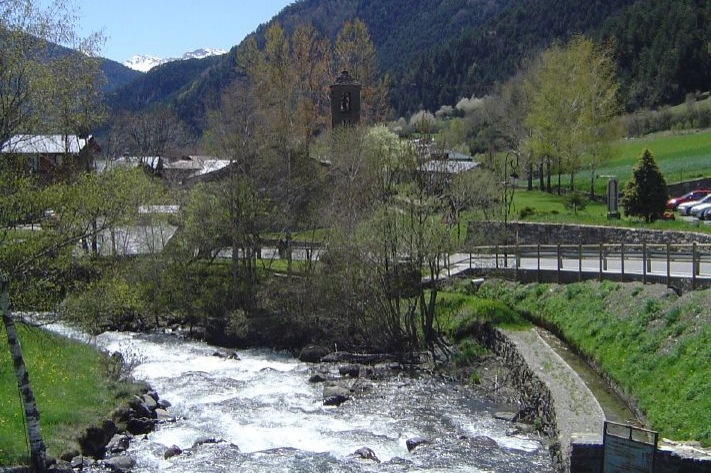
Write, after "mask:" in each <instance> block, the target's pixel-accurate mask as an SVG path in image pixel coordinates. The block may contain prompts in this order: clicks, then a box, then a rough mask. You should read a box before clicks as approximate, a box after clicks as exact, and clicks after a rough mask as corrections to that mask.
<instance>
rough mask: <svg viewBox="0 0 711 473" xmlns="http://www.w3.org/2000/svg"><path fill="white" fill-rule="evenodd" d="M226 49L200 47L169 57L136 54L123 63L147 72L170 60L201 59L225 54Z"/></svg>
mask: <svg viewBox="0 0 711 473" xmlns="http://www.w3.org/2000/svg"><path fill="white" fill-rule="evenodd" d="M225 53H227V51H225V50H224V49H214V48H200V49H196V50H194V51H190V52H187V53H185V54H183V55H182V56H181V57H177V58H176V57H171V58H159V57H156V56H149V55H146V54H136V55H135V56H132V57H131V58H129V59H128V60H127V61H126V62H124V63H123V65H124V66H126V67H130V68H131V69H133V70H136V71H141V72H148V71H150V70H151V69H153V68H154V67H156V66H160V65H161V64H165V63H166V62H171V61H181V60H185V59H203V58H206V57H209V56H218V55H220V54H225Z"/></svg>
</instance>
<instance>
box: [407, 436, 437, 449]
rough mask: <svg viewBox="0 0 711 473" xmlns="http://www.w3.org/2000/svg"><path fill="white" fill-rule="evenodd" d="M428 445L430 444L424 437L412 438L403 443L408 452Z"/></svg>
mask: <svg viewBox="0 0 711 473" xmlns="http://www.w3.org/2000/svg"><path fill="white" fill-rule="evenodd" d="M430 443H431V442H430V441H429V440H428V439H426V438H424V437H413V438H411V439H407V440H406V441H405V445H406V446H407V451H408V452H411V451H413V450H414V449H416V448H417V447H421V446H422V445H429V444H430Z"/></svg>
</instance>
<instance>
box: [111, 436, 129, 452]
mask: <svg viewBox="0 0 711 473" xmlns="http://www.w3.org/2000/svg"><path fill="white" fill-rule="evenodd" d="M130 443H131V438H130V437H129V436H128V435H119V434H116V435H114V436H113V437H112V438H111V440H109V443H108V445H106V451H107V452H109V453H121V452H125V451H126V450H128V446H129V445H130Z"/></svg>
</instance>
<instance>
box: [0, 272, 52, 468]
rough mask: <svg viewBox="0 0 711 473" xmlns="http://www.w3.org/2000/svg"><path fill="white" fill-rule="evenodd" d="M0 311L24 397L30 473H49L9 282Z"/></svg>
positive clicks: (2, 287) (2, 285) (0, 293)
mask: <svg viewBox="0 0 711 473" xmlns="http://www.w3.org/2000/svg"><path fill="white" fill-rule="evenodd" d="M0 310H2V321H3V324H4V325H5V331H6V332H7V343H8V345H9V347H10V355H11V356H12V364H13V366H14V367H15V377H16V378H17V387H18V389H19V390H20V395H21V397H22V407H23V409H24V412H25V422H26V424H27V438H28V440H29V444H30V472H31V473H44V472H45V471H47V454H46V449H45V446H44V441H43V440H42V432H41V431H40V423H39V418H40V414H39V411H38V410H37V403H36V402H35V396H34V394H33V393H32V387H31V386H30V375H29V373H28V372H27V369H26V368H25V360H24V358H23V356H22V347H21V346H20V342H19V340H18V339H17V330H16V329H15V322H14V321H13V320H12V317H11V316H10V298H9V296H8V283H7V281H0Z"/></svg>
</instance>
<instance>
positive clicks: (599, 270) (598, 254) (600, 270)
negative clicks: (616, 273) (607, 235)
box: [597, 243, 603, 281]
mask: <svg viewBox="0 0 711 473" xmlns="http://www.w3.org/2000/svg"><path fill="white" fill-rule="evenodd" d="M597 256H598V258H599V259H598V263H597V268H598V272H597V279H598V281H602V272H603V268H602V265H603V261H602V260H603V258H602V243H600V245H599V246H598V253H597Z"/></svg>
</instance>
